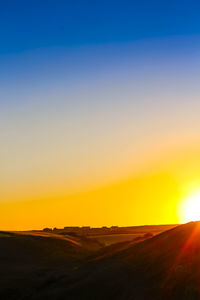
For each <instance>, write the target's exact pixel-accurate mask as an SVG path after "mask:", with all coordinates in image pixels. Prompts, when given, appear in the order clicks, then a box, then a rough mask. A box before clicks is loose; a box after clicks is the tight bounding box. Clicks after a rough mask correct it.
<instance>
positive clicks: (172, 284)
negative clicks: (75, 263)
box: [33, 222, 200, 300]
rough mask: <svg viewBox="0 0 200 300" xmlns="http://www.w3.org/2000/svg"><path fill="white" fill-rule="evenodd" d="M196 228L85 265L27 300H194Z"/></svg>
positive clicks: (199, 240)
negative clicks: (31, 299) (30, 299)
mask: <svg viewBox="0 0 200 300" xmlns="http://www.w3.org/2000/svg"><path fill="white" fill-rule="evenodd" d="M199 286H200V224H199V223H198V222H192V223H188V224H186V225H180V226H178V227H176V228H174V229H171V230H169V231H166V232H164V233H162V234H160V235H158V236H155V237H153V238H151V239H149V240H146V241H143V242H140V243H138V244H135V245H131V246H129V247H128V248H126V249H123V250H119V251H118V252H115V253H114V254H113V255H112V256H108V257H104V258H100V259H96V260H93V261H91V262H90V263H88V264H87V265H85V266H84V267H82V268H80V269H78V270H75V271H74V272H73V274H71V276H70V279H69V278H62V279H61V280H58V281H57V282H55V283H53V284H52V285H49V286H48V288H47V289H46V290H43V291H40V295H39V294H37V295H35V297H33V299H82V300H83V299H87V300H89V299H124V300H128V299H137V300H138V299H141V300H142V299H181V300H182V299H183V300H184V299H200V289H199Z"/></svg>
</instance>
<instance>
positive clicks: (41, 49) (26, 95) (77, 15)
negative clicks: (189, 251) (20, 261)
mask: <svg viewBox="0 0 200 300" xmlns="http://www.w3.org/2000/svg"><path fill="white" fill-rule="evenodd" d="M199 11H200V4H199V3H198V1H183V0H182V1H177V0H175V1H169V0H168V1H147V0H143V1H130V0H129V1H124V0H123V1H122V0H120V1H117V0H115V1H111V0H110V1H92V0H85V1H80V0H77V1H71V0H68V1H64V0H57V1H55V0H49V1H37V0H34V1H32V0H30V1H28V2H27V1H20V0H19V1H12V0H10V1H1V2H0V214H1V215H0V216H1V217H0V229H2V230H3V229H5V230H11V229H13V230H14V229H15V230H24V229H36V228H43V227H63V226H83V225H90V226H104V225H107V226H112V225H119V226H127V225H141V224H166V223H181V222H183V221H185V220H184V219H183V218H182V217H180V215H181V213H180V208H179V207H180V205H181V204H180V203H181V201H183V200H182V199H185V197H186V196H187V195H190V194H192V193H193V192H194V191H195V193H196V191H197V190H199V191H200V171H199V170H200V154H199V153H200V151H199V150H200V122H199V111H200V100H199V96H200V85H199V79H200V19H199Z"/></svg>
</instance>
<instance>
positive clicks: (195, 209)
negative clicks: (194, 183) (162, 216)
mask: <svg viewBox="0 0 200 300" xmlns="http://www.w3.org/2000/svg"><path fill="white" fill-rule="evenodd" d="M180 215H181V221H183V222H190V221H199V220H200V191H198V192H196V193H194V194H192V195H191V196H189V197H187V198H186V199H184V200H183V201H182V204H181V207H180Z"/></svg>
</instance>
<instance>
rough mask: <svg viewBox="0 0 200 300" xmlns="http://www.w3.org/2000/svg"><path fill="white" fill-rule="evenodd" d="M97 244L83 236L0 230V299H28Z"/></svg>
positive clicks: (72, 265)
mask: <svg viewBox="0 0 200 300" xmlns="http://www.w3.org/2000/svg"><path fill="white" fill-rule="evenodd" d="M101 247H102V245H101V244H100V243H99V242H98V241H95V240H89V239H87V238H85V237H83V238H80V237H72V236H69V235H65V236H62V235H56V234H48V233H41V232H20V233H19V232H0V299H21V298H23V297H27V298H29V296H30V294H32V292H33V291H35V290H37V289H38V288H40V285H41V284H43V282H52V281H54V280H55V279H56V278H57V276H61V275H62V272H64V273H65V274H66V273H67V272H70V271H71V270H72V269H73V268H76V267H77V266H79V265H80V264H82V263H83V261H84V260H86V258H87V257H89V256H91V254H92V253H93V252H94V251H97V250H98V249H100V248H101Z"/></svg>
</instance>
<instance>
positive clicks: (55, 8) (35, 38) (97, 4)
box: [0, 0, 200, 53]
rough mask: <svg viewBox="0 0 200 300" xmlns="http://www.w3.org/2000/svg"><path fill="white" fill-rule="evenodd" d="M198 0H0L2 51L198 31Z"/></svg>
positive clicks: (100, 42) (19, 50)
mask: <svg viewBox="0 0 200 300" xmlns="http://www.w3.org/2000/svg"><path fill="white" fill-rule="evenodd" d="M199 10H200V4H199V2H198V1H188V0H187V1H184V0H182V1H177V0H175V1H172V0H169V1H158V0H157V1H155V0H152V1H148V0H141V1H130V0H129V1H127V0H125V1H122V0H120V1H119V0H115V1H114V0H110V1H104V0H102V1H92V0H85V1H82V0H78V1H72V0H66V1H64V0H58V1H55V0H54V1H53V0H49V1H38V0H35V1H32V0H31V1H20V0H19V1H13V0H10V1H1V3H0V41H1V46H0V52H1V53H17V52H23V51H26V50H31V49H37V48H43V47H63V46H64V47H65V46H74V45H85V44H87V45H88V44H102V43H113V42H127V41H128V42H130V41H134V40H138V39H145V38H155V37H164V36H171V35H194V34H198V33H199V30H200V19H199Z"/></svg>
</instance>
